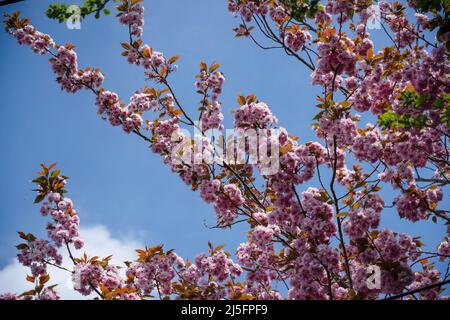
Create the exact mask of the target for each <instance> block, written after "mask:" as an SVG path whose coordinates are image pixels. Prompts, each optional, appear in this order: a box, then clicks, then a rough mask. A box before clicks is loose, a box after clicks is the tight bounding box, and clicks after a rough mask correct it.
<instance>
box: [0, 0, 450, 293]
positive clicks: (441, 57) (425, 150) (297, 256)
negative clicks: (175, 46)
mask: <svg viewBox="0 0 450 320" xmlns="http://www.w3.org/2000/svg"><path fill="white" fill-rule="evenodd" d="M141 2H142V1H140V0H122V1H121V3H120V5H119V6H118V7H117V10H118V20H119V23H121V24H122V25H123V26H124V39H126V40H125V41H124V42H123V43H122V44H121V45H122V47H123V52H122V53H121V54H122V56H123V57H124V58H125V59H126V60H127V62H128V63H129V64H132V65H135V66H138V67H140V68H142V70H143V72H144V73H145V75H146V77H147V79H148V80H150V81H151V86H143V87H142V88H140V89H137V91H136V92H135V93H134V94H133V95H132V96H131V97H130V98H129V101H128V102H126V101H123V100H121V98H120V97H119V96H118V94H117V93H115V92H114V91H111V90H108V89H107V88H103V87H102V84H103V81H104V75H103V74H102V72H101V71H100V70H99V69H95V68H84V69H83V68H81V67H79V65H78V57H77V54H76V52H75V50H74V49H75V48H74V46H73V45H72V44H70V43H69V44H65V45H59V44H57V43H56V42H55V41H54V40H53V38H52V37H51V36H50V35H48V34H44V33H42V32H40V31H38V30H37V29H36V28H35V27H34V26H32V25H31V24H29V21H28V19H26V18H24V19H22V18H20V16H19V13H18V12H16V13H14V14H5V18H6V19H5V25H6V31H7V32H8V33H9V34H10V35H11V36H13V37H14V38H16V39H17V41H18V43H19V44H21V45H25V46H28V47H30V48H31V49H32V50H33V51H34V52H36V53H38V54H40V55H44V56H48V57H49V62H50V64H51V68H52V71H53V73H54V74H55V77H56V80H57V82H58V83H59V84H60V85H61V88H62V89H63V90H65V91H67V92H69V93H76V92H78V91H80V90H88V91H91V92H92V94H93V95H94V97H95V105H96V108H97V114H98V115H99V116H100V117H101V118H102V119H103V120H105V121H108V122H109V123H110V124H111V125H112V126H116V127H119V128H120V129H121V130H123V131H124V133H126V134H130V135H134V136H135V137H137V138H139V139H142V140H144V141H145V142H146V143H147V144H149V145H150V147H151V150H152V152H153V153H155V154H156V155H158V156H160V157H161V158H162V160H163V162H164V163H165V164H167V166H168V167H169V170H168V172H169V171H170V172H172V173H174V174H177V175H178V176H179V177H180V178H181V179H182V180H183V181H184V183H186V185H187V186H188V187H190V188H192V189H193V190H195V191H198V193H199V194H200V197H201V198H202V199H203V200H204V201H205V202H206V203H209V204H211V207H212V209H213V211H214V212H215V215H216V217H217V227H219V228H232V227H233V226H234V225H235V224H238V223H240V224H246V225H247V226H248V231H247V234H248V237H247V241H246V242H244V243H241V244H240V245H239V247H238V248H236V250H235V252H233V254H231V253H228V252H226V251H224V246H223V245H221V246H218V247H215V246H213V245H212V244H211V243H208V247H207V250H206V251H207V252H205V253H200V254H198V255H197V256H196V257H195V259H194V260H193V262H190V261H189V260H187V259H183V258H181V257H179V256H178V255H177V254H176V253H175V251H173V250H166V249H165V248H164V247H163V246H161V245H158V246H154V247H146V248H142V249H137V250H136V253H137V256H136V260H135V261H129V262H124V266H122V267H125V272H120V271H119V267H121V266H117V265H114V264H112V263H111V256H109V257H104V258H100V257H97V256H89V255H88V254H87V253H85V254H84V255H82V256H80V257H77V256H76V254H75V250H78V249H82V248H83V245H84V243H83V238H82V234H80V232H79V225H80V221H79V217H78V214H77V211H76V204H74V203H73V202H72V200H70V199H69V198H68V197H67V196H66V195H67V190H66V184H67V177H66V176H64V175H62V174H61V172H60V170H59V169H56V167H55V164H51V165H49V166H46V165H44V164H42V165H41V171H40V172H39V176H38V177H37V178H36V179H35V180H33V182H34V183H35V184H36V185H37V188H36V192H37V194H38V195H37V197H36V201H35V202H36V203H40V213H41V215H42V216H47V219H49V220H50V222H49V223H48V224H47V227H46V229H47V232H48V237H47V238H46V239H37V238H36V237H35V236H34V235H33V234H31V233H23V232H20V233H19V236H20V238H21V239H22V240H23V241H22V243H20V244H19V245H18V246H17V249H18V250H19V251H20V252H19V254H18V259H19V262H20V263H21V264H23V265H24V266H26V267H29V269H30V275H29V276H27V278H26V280H27V281H29V282H30V283H32V286H34V287H32V288H31V289H30V290H29V291H27V292H24V293H21V294H20V293H19V294H16V293H6V294H3V295H1V296H0V297H1V298H2V299H58V298H59V296H58V293H57V287H55V284H53V285H49V284H50V283H51V278H50V269H51V268H60V269H64V270H65V271H67V272H68V273H70V274H71V275H72V278H73V283H74V290H76V291H78V292H80V293H81V294H83V295H91V294H95V295H96V298H97V299H149V298H154V297H155V298H160V299H166V298H172V299H223V298H225V299H239V300H245V299H329V300H342V299H384V298H389V299H448V296H444V295H442V293H443V291H444V286H445V284H448V283H450V280H449V278H450V272H449V269H450V267H449V266H450V264H449V263H450V259H449V258H450V243H449V238H448V236H449V233H450V223H449V221H450V215H449V213H450V211H449V210H446V209H445V208H442V205H441V204H440V202H442V200H443V199H444V196H445V194H444V193H445V191H446V190H445V187H446V185H447V184H448V183H449V182H450V163H449V148H448V138H449V135H450V129H449V119H450V118H449V117H450V109H449V100H450V96H449V86H450V79H449V71H450V64H449V41H450V37H449V35H450V33H449V32H448V28H447V27H448V7H447V6H445V1H441V2H442V5H440V3H441V2H438V4H435V7H433V8H432V7H430V6H431V4H429V3H427V2H426V1H425V2H424V1H420V0H417V1H414V0H412V1H407V3H400V2H392V1H384V0H382V1H379V2H378V3H374V2H373V1H372V0H362V1H356V0H328V1H324V3H323V4H322V3H320V2H319V1H317V0H310V1H306V0H305V1H295V0H229V1H228V9H229V11H230V12H231V13H232V15H234V16H235V18H236V19H238V20H237V21H238V26H237V27H236V28H235V29H234V32H235V34H236V36H237V37H246V38H248V39H250V40H251V41H252V42H254V43H255V44H256V45H257V46H259V47H260V48H262V49H265V50H280V51H281V52H284V53H286V54H287V55H288V56H289V57H290V58H292V59H296V60H297V61H298V62H299V63H300V64H302V65H303V68H304V70H305V72H310V73H311V78H312V85H315V86H319V87H320V88H321V92H322V94H321V95H320V96H318V97H317V104H316V105H315V106H310V107H311V108H312V107H316V108H317V110H318V113H317V115H316V117H315V118H314V122H313V123H311V125H312V129H313V130H314V132H315V134H316V137H317V141H310V142H306V141H305V142H301V141H300V139H299V138H297V137H296V136H295V135H293V134H292V133H288V132H287V130H286V129H284V128H282V127H280V126H279V124H278V120H277V118H276V115H274V113H272V110H271V108H270V107H269V106H268V105H267V104H266V103H264V102H262V101H260V100H258V98H257V96H256V95H255V94H249V95H248V96H239V97H237V108H236V110H235V112H234V128H233V129H234V131H235V132H237V134H238V135H240V136H241V137H242V136H244V138H243V139H241V140H240V144H241V145H240V146H239V145H238V143H237V142H236V140H235V139H228V137H225V138H224V137H223V136H220V135H217V132H218V131H221V130H222V129H224V126H223V124H222V121H223V119H224V115H223V114H222V103H221V101H220V96H221V93H222V85H223V83H224V81H225V77H224V75H223V74H222V73H221V72H220V71H219V68H220V66H219V65H218V64H213V65H207V64H206V63H204V62H201V63H200V66H199V73H198V74H197V75H196V76H195V78H196V82H195V87H193V92H196V94H198V95H199V97H200V99H201V100H200V106H199V108H198V114H189V113H188V112H187V109H186V108H185V107H184V105H183V103H182V101H180V99H179V98H178V97H177V94H176V89H175V88H174V87H173V86H172V85H171V82H170V76H171V75H172V73H174V72H175V71H177V65H176V64H175V63H176V62H177V60H178V59H179V57H178V56H173V57H168V56H165V55H164V54H163V53H162V52H160V51H157V50H156V49H154V48H152V47H151V46H150V45H147V44H145V43H144V42H143V40H142V34H143V25H144V20H143V13H144V7H143V6H142V3H141ZM374 5H376V6H374ZM94 9H95V8H93V10H94ZM102 9H103V7H102ZM94 11H95V10H94ZM377 11H378V13H377ZM374 23H375V24H379V26H380V28H381V29H382V30H383V31H384V32H385V33H386V36H387V37H388V38H389V39H390V45H388V46H384V47H383V48H382V49H381V50H378V51H376V50H375V49H374V44H373V42H372V40H371V38H370V28H371V26H372V25H373V24H374ZM446 28H447V29H446ZM436 30H437V31H436ZM358 114H367V115H369V116H370V117H371V118H373V119H374V120H375V122H376V123H375V124H369V123H362V122H363V121H362V120H361V117H360V116H359V115H358ZM188 128H191V129H195V130H196V132H197V134H196V135H195V136H194V137H191V136H190V135H189V133H188V132H187V130H186V129H188ZM255 132H256V137H255V136H254V133H255ZM253 138H256V139H257V140H251V139H253ZM238 140H239V139H238ZM252 141H256V142H257V143H255V144H254V143H252ZM255 146H256V147H255ZM274 147H276V148H275V149H274ZM223 150H226V152H221V151H223ZM274 150H275V151H274ZM261 155H264V157H260V156H261ZM212 158H213V159H212ZM267 158H268V159H269V161H266V160H267ZM211 159H212V160H211ZM242 159H244V161H242ZM255 159H256V160H255ZM273 159H276V161H277V166H276V170H275V171H274V170H269V169H273V168H269V167H270V166H271V165H272V164H273V163H272V161H271V160H273ZM315 181H317V185H315ZM300 186H302V188H303V189H304V190H305V191H303V192H300V191H299V188H300ZM383 188H393V189H394V190H395V192H396V195H395V200H394V201H393V203H386V200H385V199H383V196H382V194H381V193H380V191H381V190H382V189H383ZM390 208H393V209H390ZM386 210H395V211H396V212H397V214H398V216H399V218H401V219H404V220H407V221H409V222H410V223H414V222H416V221H422V220H424V221H428V223H430V224H436V226H438V225H445V226H447V233H446V234H442V242H440V243H427V244H426V245H425V244H424V243H422V241H421V238H420V236H421V235H416V234H414V235H413V234H411V235H410V234H404V233H398V232H396V231H395V230H391V229H390V228H385V227H383V228H381V227H380V221H381V219H382V213H383V212H384V211H386ZM62 250H66V251H67V252H68V255H69V257H70V261H62V256H61V251H62ZM199 251H201V250H199ZM92 254H95V253H92ZM111 254H114V252H111ZM437 263H440V264H441V265H445V266H447V268H446V269H447V271H446V272H444V273H441V272H440V271H439V270H438V268H437V266H436V265H437ZM444 269H445V268H444ZM372 280H374V281H372Z"/></svg>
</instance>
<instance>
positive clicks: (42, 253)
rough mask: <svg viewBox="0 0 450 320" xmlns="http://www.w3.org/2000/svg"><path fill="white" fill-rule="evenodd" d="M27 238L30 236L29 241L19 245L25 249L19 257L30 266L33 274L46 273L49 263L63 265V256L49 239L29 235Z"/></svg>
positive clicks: (19, 259) (20, 261) (24, 263)
mask: <svg viewBox="0 0 450 320" xmlns="http://www.w3.org/2000/svg"><path fill="white" fill-rule="evenodd" d="M26 238H28V243H27V244H21V245H19V247H20V248H23V249H21V252H20V253H19V254H18V255H17V259H18V261H19V263H21V264H22V265H23V266H25V267H29V268H30V271H31V274H32V275H33V276H35V277H38V276H40V275H43V274H46V273H47V264H48V263H54V264H56V265H61V263H62V256H61V255H60V254H59V253H58V251H57V250H56V248H55V246H54V245H52V244H51V243H50V242H49V241H47V240H44V239H34V237H32V238H31V239H30V236H29V235H28V236H27V237H26Z"/></svg>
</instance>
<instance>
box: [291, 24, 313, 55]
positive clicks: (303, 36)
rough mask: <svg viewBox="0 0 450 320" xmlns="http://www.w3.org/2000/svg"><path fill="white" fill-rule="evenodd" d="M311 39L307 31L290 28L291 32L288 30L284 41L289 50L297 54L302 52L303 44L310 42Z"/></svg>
mask: <svg viewBox="0 0 450 320" xmlns="http://www.w3.org/2000/svg"><path fill="white" fill-rule="evenodd" d="M311 39H312V36H311V34H310V33H309V32H308V31H305V30H301V29H298V28H292V30H289V32H288V34H287V35H286V37H285V39H284V41H285V42H286V45H287V46H288V47H289V48H291V49H292V50H293V51H295V52H297V51H300V50H302V49H303V47H304V46H305V44H306V43H308V42H309V41H311Z"/></svg>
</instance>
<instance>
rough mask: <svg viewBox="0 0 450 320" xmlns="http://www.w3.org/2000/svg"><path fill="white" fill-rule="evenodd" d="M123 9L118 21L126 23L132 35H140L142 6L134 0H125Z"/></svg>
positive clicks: (141, 30) (142, 21) (142, 20)
mask: <svg viewBox="0 0 450 320" xmlns="http://www.w3.org/2000/svg"><path fill="white" fill-rule="evenodd" d="M124 10H125V12H121V13H120V15H119V21H120V23H121V24H124V25H127V26H128V27H129V28H130V32H131V34H132V35H134V36H138V37H140V36H141V35H142V33H143V29H142V27H143V25H144V18H143V15H144V7H143V6H142V5H141V4H140V3H137V2H136V1H131V3H128V1H127V5H126V7H125V8H124Z"/></svg>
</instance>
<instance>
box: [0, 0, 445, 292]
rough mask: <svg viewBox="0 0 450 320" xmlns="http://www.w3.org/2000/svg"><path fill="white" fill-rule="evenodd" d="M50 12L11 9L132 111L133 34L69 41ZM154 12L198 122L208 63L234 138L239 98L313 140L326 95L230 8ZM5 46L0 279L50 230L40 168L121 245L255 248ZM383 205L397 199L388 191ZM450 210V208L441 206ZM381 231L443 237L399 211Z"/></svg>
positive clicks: (87, 35) (89, 28)
mask: <svg viewBox="0 0 450 320" xmlns="http://www.w3.org/2000/svg"><path fill="white" fill-rule="evenodd" d="M52 2H53V1H48V0H39V1H25V2H23V3H18V4H14V5H11V6H8V7H6V8H5V7H3V8H2V10H3V11H4V10H5V9H6V10H7V11H9V12H12V11H14V10H17V9H18V10H20V11H21V12H22V14H23V15H24V16H27V17H29V18H30V19H31V23H32V24H34V25H35V26H36V27H37V28H38V29H39V30H40V31H42V32H45V33H49V34H51V35H52V36H53V38H54V39H55V40H56V41H57V42H58V43H60V44H63V43H66V42H71V43H73V44H74V45H75V46H76V50H77V53H78V58H79V65H80V66H81V67H87V66H91V67H99V68H100V69H101V70H102V72H103V73H104V74H105V76H106V81H105V83H104V87H105V88H107V89H108V90H112V91H116V92H117V93H118V94H119V95H120V96H121V97H122V101H124V102H126V101H128V97H129V96H130V95H131V94H132V93H133V92H134V91H135V90H137V89H139V88H141V87H142V86H143V85H144V84H145V83H146V82H145V79H144V75H143V72H142V69H140V68H138V67H135V66H130V65H129V64H128V63H126V61H125V59H124V58H123V57H121V56H120V52H121V47H120V42H124V41H126V39H127V33H126V28H124V27H123V26H121V25H120V24H119V23H118V21H117V20H116V18H115V17H114V15H111V16H105V17H103V18H102V19H100V20H95V19H93V18H91V17H89V18H87V19H86V20H84V21H83V22H82V28H81V29H80V30H69V29H67V28H66V26H65V24H58V23H57V22H55V21H51V20H49V19H47V18H46V17H45V15H44V12H45V9H46V7H47V6H48V4H50V3H52ZM78 2H81V1H74V3H78ZM31 3H32V4H31ZM144 5H145V8H146V12H145V19H146V20H145V29H144V36H143V40H144V42H145V43H148V44H149V45H151V46H152V47H154V48H155V49H156V50H158V51H162V52H164V54H165V55H166V56H172V55H176V54H179V55H180V56H181V59H180V61H179V62H178V65H179V69H178V71H177V73H176V74H174V75H173V76H172V78H171V81H172V83H173V87H174V88H175V91H176V93H177V96H178V97H179V99H180V100H181V101H182V103H183V105H184V106H185V109H186V110H187V111H188V112H189V113H191V114H194V113H195V112H196V109H197V107H198V101H199V100H200V98H199V96H198V95H197V94H196V93H195V88H194V85H193V83H194V75H195V74H196V73H198V69H199V67H198V65H199V62H200V61H202V60H204V61H206V62H207V63H212V62H218V63H220V64H221V65H222V67H221V71H223V72H224V74H225V76H226V78H227V80H226V83H225V85H224V94H223V96H222V101H223V102H224V104H223V109H224V114H225V117H226V119H227V120H226V122H225V123H226V127H230V125H231V123H232V122H231V119H232V115H231V113H230V111H231V110H232V109H234V108H236V107H237V102H236V97H237V96H238V95H241V94H242V95H247V94H249V93H255V94H257V96H258V98H259V99H260V100H262V101H265V102H266V103H267V104H269V105H270V106H271V107H272V111H273V112H274V114H275V115H276V116H277V117H278V119H279V124H280V125H281V126H283V127H285V128H287V129H288V131H289V132H290V133H291V134H294V135H296V136H299V137H300V142H302V143H304V142H306V141H309V140H312V139H314V135H313V132H312V130H311V128H310V123H311V119H312V118H313V116H314V115H315V114H316V113H317V109H316V108H314V105H315V103H316V101H315V97H316V95H318V94H319V93H320V92H319V91H318V88H317V87H312V86H311V84H310V76H309V71H308V70H307V69H306V68H305V67H304V66H302V65H301V64H299V63H298V62H297V61H296V60H294V59H291V58H288V57H287V56H286V55H284V54H283V53H282V52H281V51H262V50H261V49H259V48H257V47H256V46H255V45H254V44H253V43H252V42H251V41H250V40H249V39H235V38H234V36H233V32H232V28H233V27H235V26H236V25H237V24H238V23H239V20H237V19H234V18H233V16H232V15H231V14H230V13H229V12H228V11H227V8H226V1H224V0H214V1H211V0H191V1H189V2H187V1H181V0H166V1H149V0H146V1H145V2H144ZM113 12H114V11H113ZM372 34H373V37H374V39H375V42H378V47H379V45H382V44H386V43H387V42H385V41H386V39H385V37H384V36H383V34H382V31H381V30H374V31H373V32H372ZM0 43H1V49H0V70H1V74H2V76H1V80H0V81H1V82H0V84H1V86H0V92H1V96H2V100H1V103H0V108H1V114H2V117H1V118H0V148H1V150H2V152H1V157H0V177H1V179H0V215H1V216H0V219H1V220H0V268H1V267H4V266H5V265H6V264H8V263H9V262H10V261H11V258H13V257H14V255H15V253H16V250H15V248H14V245H15V244H16V243H17V241H18V238H17V235H16V233H15V231H18V230H24V231H31V232H34V233H36V234H41V235H42V234H44V232H43V230H44V227H45V219H43V218H42V217H41V216H40V215H39V212H38V211H39V209H38V207H37V206H36V205H33V199H34V193H33V192H32V191H31V189H32V187H33V186H32V184H31V179H32V178H33V177H34V176H35V172H36V171H37V169H38V165H39V163H41V162H45V163H51V162H58V165H59V166H60V167H61V168H62V170H63V172H64V173H65V174H66V175H68V176H69V177H70V180H69V185H68V189H69V196H70V197H71V198H72V199H73V201H74V203H75V206H76V208H77V209H78V211H79V212H80V218H81V224H82V225H84V226H94V225H103V226H106V227H107V228H108V230H109V231H110V232H111V234H112V235H114V236H115V237H116V238H131V239H137V240H138V241H139V242H140V243H143V244H148V245H155V244H160V243H164V244H165V246H166V247H167V248H174V249H175V250H176V251H177V252H178V253H179V254H180V255H181V256H183V257H190V258H193V257H194V255H195V254H196V253H198V252H202V251H204V250H206V249H207V242H208V241H212V242H213V243H214V244H217V245H218V244H222V243H226V244H227V247H226V248H227V249H228V250H229V251H231V252H234V249H235V248H236V247H237V246H238V245H239V243H240V242H243V241H245V234H244V233H243V230H245V228H244V226H243V225H242V226H237V227H235V228H233V230H218V229H212V230H210V229H208V228H206V227H205V225H204V223H205V222H206V224H208V225H214V224H215V214H214V212H213V210H212V208H211V207H210V206H209V205H207V204H204V203H203V202H202V201H201V199H200V197H199V196H198V194H196V193H194V192H192V191H191V190H190V189H189V188H188V187H187V186H186V185H185V184H184V183H183V182H182V181H181V180H180V179H179V178H178V177H177V176H176V175H174V174H172V173H171V172H170V170H169V169H168V168H167V167H166V166H165V165H164V164H163V163H162V161H161V159H160V157H159V156H157V155H155V154H152V153H151V151H150V150H149V149H148V147H147V145H146V144H145V143H143V141H140V140H139V139H137V138H136V137H135V136H132V135H126V134H124V133H123V132H122V130H121V129H119V128H113V127H111V126H110V125H109V124H108V123H107V122H104V121H102V120H101V119H100V118H99V117H98V116H97V115H96V108H95V106H94V96H93V95H92V93H90V92H88V91H86V92H84V91H83V92H80V93H77V94H75V95H73V94H67V93H64V92H61V90H60V88H59V85H58V84H57V83H56V82H55V81H54V76H53V74H52V72H51V70H50V65H49V63H48V61H47V58H46V57H42V56H39V55H36V54H34V53H33V52H32V51H31V50H29V49H28V48H25V47H21V46H19V45H18V44H17V43H16V42H15V40H14V39H12V38H11V37H10V36H9V35H7V34H6V33H5V32H3V30H2V32H0ZM311 185H313V186H315V187H317V186H318V184H315V183H314V182H312V183H311V184H308V185H305V187H307V186H311ZM301 189H303V187H301ZM384 194H385V195H386V196H387V197H388V198H392V195H391V194H390V192H389V191H388V192H385V193H384ZM448 204H449V201H448V197H447V198H446V199H445V200H444V203H442V205H443V206H444V207H445V206H448ZM383 221H384V222H383V223H384V224H385V225H389V226H390V227H392V228H393V229H396V230H403V231H406V230H410V231H411V233H412V234H413V235H418V234H424V235H425V240H426V241H428V242H430V243H432V244H434V245H436V244H438V243H439V241H440V238H441V237H442V235H443V232H444V227H442V226H436V225H433V224H424V223H420V224H419V223H416V224H412V223H410V222H400V221H399V219H398V218H397V214H396V212H394V211H392V210H389V209H388V210H386V211H385V212H384V213H383ZM111 253H114V248H111ZM91 254H95V252H91ZM130 258H131V257H130ZM1 289H2V288H0V291H3V290H1Z"/></svg>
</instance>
